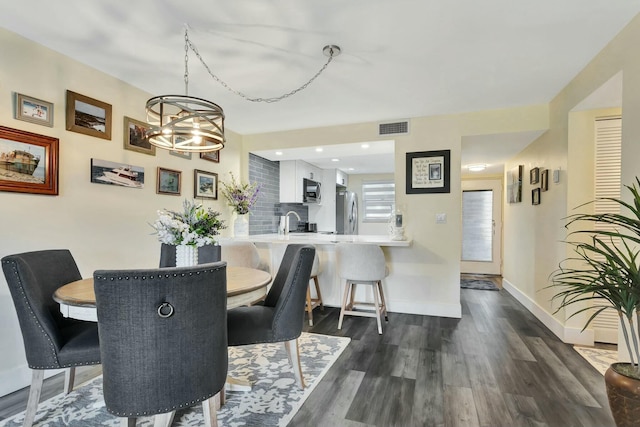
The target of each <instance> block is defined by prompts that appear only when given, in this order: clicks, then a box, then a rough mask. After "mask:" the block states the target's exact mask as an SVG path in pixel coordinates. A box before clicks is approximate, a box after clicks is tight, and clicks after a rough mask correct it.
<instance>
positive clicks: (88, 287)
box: [53, 266, 271, 322]
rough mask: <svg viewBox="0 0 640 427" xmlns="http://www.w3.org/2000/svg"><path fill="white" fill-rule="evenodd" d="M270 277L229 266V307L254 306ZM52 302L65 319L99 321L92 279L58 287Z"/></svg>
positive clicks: (263, 273)
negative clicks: (58, 306)
mask: <svg viewBox="0 0 640 427" xmlns="http://www.w3.org/2000/svg"><path fill="white" fill-rule="evenodd" d="M269 283H271V275H270V274H269V273H267V272H266V271H263V270H258V269H256V268H248V267H229V266H227V308H228V309H229V308H234V307H240V306H242V305H252V304H254V303H256V302H258V301H261V300H262V299H263V298H264V296H265V295H266V294H267V286H268V285H269ZM53 299H54V300H55V301H56V302H57V303H58V304H60V312H61V313H62V315H63V316H64V317H69V318H72V319H78V320H87V321H91V322H97V321H98V316H97V312H96V294H95V293H94V291H93V277H91V278H88V279H82V280H76V281H75V282H71V283H67V284H66V285H63V286H61V287H59V288H58V289H57V290H56V291H55V293H54V294H53Z"/></svg>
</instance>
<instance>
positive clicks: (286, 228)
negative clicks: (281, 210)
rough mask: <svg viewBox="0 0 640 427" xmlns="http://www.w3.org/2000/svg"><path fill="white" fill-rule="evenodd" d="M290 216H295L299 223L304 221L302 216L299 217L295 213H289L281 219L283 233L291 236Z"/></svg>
mask: <svg viewBox="0 0 640 427" xmlns="http://www.w3.org/2000/svg"><path fill="white" fill-rule="evenodd" d="M289 214H294V215H295V216H296V218H298V221H302V219H301V218H300V215H298V213H297V212H295V211H289V212H287V213H286V214H285V215H284V216H281V217H280V229H281V230H282V231H283V233H284V235H285V236H287V235H289Z"/></svg>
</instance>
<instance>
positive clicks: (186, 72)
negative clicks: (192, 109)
mask: <svg viewBox="0 0 640 427" xmlns="http://www.w3.org/2000/svg"><path fill="white" fill-rule="evenodd" d="M184 94H185V95H189V36H188V35H187V31H186V30H185V31H184Z"/></svg>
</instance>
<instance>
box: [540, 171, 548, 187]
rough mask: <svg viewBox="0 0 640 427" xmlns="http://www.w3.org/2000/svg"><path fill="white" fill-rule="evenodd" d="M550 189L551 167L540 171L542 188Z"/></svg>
mask: <svg viewBox="0 0 640 427" xmlns="http://www.w3.org/2000/svg"><path fill="white" fill-rule="evenodd" d="M548 189H549V169H544V170H543V171H542V172H541V173H540V190H541V191H547V190H548Z"/></svg>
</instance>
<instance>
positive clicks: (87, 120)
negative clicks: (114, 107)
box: [66, 90, 111, 139]
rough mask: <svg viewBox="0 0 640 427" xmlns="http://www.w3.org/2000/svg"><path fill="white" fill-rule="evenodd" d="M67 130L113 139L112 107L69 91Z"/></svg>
mask: <svg viewBox="0 0 640 427" xmlns="http://www.w3.org/2000/svg"><path fill="white" fill-rule="evenodd" d="M66 113H67V114H66V115H67V130H70V131H72V132H78V133H83V134H85V135H90V136H95V137H96V138H102V139H111V105H110V104H107V103H106V102H102V101H98V100H97V99H93V98H89V97H88V96H84V95H80V94H79V93H75V92H72V91H70V90H68V91H67V111H66Z"/></svg>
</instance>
